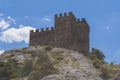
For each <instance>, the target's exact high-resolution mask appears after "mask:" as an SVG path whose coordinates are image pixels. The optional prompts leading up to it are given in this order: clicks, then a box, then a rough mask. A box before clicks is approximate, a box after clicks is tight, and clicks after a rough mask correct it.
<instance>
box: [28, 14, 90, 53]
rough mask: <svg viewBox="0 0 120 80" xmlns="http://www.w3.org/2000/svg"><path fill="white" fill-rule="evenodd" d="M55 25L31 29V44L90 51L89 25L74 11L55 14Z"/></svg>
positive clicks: (83, 51) (84, 51)
mask: <svg viewBox="0 0 120 80" xmlns="http://www.w3.org/2000/svg"><path fill="white" fill-rule="evenodd" d="M54 20H55V21H54V22H55V25H54V27H51V28H46V29H44V28H42V29H36V30H35V31H34V30H31V31H30V40H29V41H30V42H29V46H52V47H61V48H66V49H71V50H75V51H79V52H82V53H88V52H89V32H90V29H89V25H88V24H87V22H86V20H85V19H84V18H82V19H81V20H80V19H76V17H75V16H74V14H73V13H72V12H69V13H68V14H67V13H64V14H59V15H57V14H56V15H55V16H54Z"/></svg>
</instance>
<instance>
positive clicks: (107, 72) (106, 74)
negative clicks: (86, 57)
mask: <svg viewBox="0 0 120 80" xmlns="http://www.w3.org/2000/svg"><path fill="white" fill-rule="evenodd" d="M101 72H102V74H101V77H102V78H103V79H105V80H108V79H109V78H112V77H113V75H114V70H113V69H111V68H109V67H108V66H102V67H101Z"/></svg>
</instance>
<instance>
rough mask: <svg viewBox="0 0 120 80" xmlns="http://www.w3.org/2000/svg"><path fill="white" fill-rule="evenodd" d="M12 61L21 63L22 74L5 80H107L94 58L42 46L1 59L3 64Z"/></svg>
mask: <svg viewBox="0 0 120 80" xmlns="http://www.w3.org/2000/svg"><path fill="white" fill-rule="evenodd" d="M10 59H15V60H17V61H18V63H19V66H20V68H19V69H21V67H22V69H21V70H20V71H21V73H19V75H17V77H11V79H5V78H4V77H1V79H2V80H103V79H102V78H101V77H100V73H101V72H99V70H97V69H96V68H94V66H93V65H92V61H91V60H90V59H88V58H87V57H85V56H84V55H83V54H82V53H78V52H76V51H72V50H67V49H62V48H51V47H48V46H45V47H40V46H38V47H29V48H23V49H14V50H9V51H5V53H4V54H2V55H1V57H0V60H1V62H8V61H9V60H10ZM20 71H19V72H20ZM9 78H10V77H9ZM1 79H0V80H1Z"/></svg>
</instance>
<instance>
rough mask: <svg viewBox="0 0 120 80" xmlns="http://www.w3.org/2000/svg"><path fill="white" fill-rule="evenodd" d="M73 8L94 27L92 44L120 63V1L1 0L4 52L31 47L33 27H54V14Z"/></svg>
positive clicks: (1, 45) (0, 39)
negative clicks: (30, 36) (31, 30)
mask: <svg viewBox="0 0 120 80" xmlns="http://www.w3.org/2000/svg"><path fill="white" fill-rule="evenodd" d="M70 11H72V12H73V13H74V14H75V16H76V17H77V18H86V20H87V22H88V24H89V26H90V29H91V31H90V47H91V48H92V47H94V48H97V49H100V50H101V51H102V52H103V53H104V54H105V55H106V58H105V60H106V61H107V62H115V63H119V64H120V59H119V58H120V31H119V30H120V0H0V52H2V51H4V50H9V49H13V48H21V47H27V46H28V42H29V30H30V29H35V28H42V27H44V28H45V27H52V26H54V14H58V13H64V12H70Z"/></svg>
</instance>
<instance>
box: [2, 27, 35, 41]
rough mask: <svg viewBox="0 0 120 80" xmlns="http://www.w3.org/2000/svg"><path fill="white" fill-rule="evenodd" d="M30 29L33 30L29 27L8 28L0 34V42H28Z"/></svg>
mask: <svg viewBox="0 0 120 80" xmlns="http://www.w3.org/2000/svg"><path fill="white" fill-rule="evenodd" d="M31 29H35V28H33V27H31V26H23V25H20V26H19V28H18V29H17V28H10V29H7V30H5V31H3V32H2V33H1V36H0V40H1V41H3V42H6V43H13V42H22V41H24V42H25V43H28V42H29V32H30V30H31Z"/></svg>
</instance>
